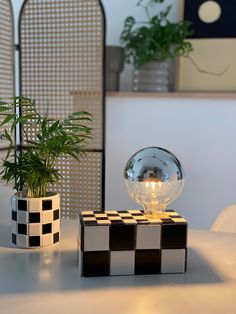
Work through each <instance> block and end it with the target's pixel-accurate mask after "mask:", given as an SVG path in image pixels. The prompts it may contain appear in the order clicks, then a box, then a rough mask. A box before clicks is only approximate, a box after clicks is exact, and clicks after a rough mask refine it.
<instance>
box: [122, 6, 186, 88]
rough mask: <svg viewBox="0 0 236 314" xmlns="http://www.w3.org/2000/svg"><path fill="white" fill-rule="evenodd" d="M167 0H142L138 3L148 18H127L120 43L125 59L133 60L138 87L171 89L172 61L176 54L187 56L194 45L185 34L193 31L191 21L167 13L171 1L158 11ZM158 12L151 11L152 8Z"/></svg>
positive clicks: (135, 82) (127, 60)
mask: <svg viewBox="0 0 236 314" xmlns="http://www.w3.org/2000/svg"><path fill="white" fill-rule="evenodd" d="M164 1H165V0H139V1H138V3H137V6H140V7H142V8H143V10H144V11H145V15H146V20H145V21H142V22H139V21H136V20H135V18H134V17H132V16H129V17H127V18H126V20H125V22H124V28H123V31H122V33H121V43H122V45H123V46H124V48H125V57H126V62H127V63H130V64H134V67H135V69H134V76H133V78H134V81H133V83H134V84H133V86H134V90H135V91H160V92H166V91H168V90H169V86H168V85H169V70H168V67H169V64H170V62H169V61H170V60H175V58H176V57H177V56H188V54H189V53H190V52H191V51H192V45H191V43H189V42H188V41H186V37H187V36H189V35H190V34H192V30H191V23H190V22H188V21H180V22H177V23H172V22H170V21H169V19H168V16H169V13H170V10H171V7H172V6H171V5H168V6H167V7H165V8H164V9H163V10H161V11H159V7H158V5H160V4H161V3H163V2H164ZM155 11H156V12H157V13H156V14H154V15H152V14H151V12H155Z"/></svg>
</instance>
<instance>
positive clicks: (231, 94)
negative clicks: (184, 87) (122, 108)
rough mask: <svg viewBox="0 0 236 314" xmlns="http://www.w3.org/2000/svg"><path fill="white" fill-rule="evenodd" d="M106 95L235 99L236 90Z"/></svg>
mask: <svg viewBox="0 0 236 314" xmlns="http://www.w3.org/2000/svg"><path fill="white" fill-rule="evenodd" d="M106 96H107V97H125V98H136V97H138V98H191V99H195V98H196V99H235V100H236V92H170V93H150V92H147V93H145V92H123V91H121V92H107V93H106Z"/></svg>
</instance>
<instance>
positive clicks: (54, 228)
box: [11, 193, 60, 248]
mask: <svg viewBox="0 0 236 314" xmlns="http://www.w3.org/2000/svg"><path fill="white" fill-rule="evenodd" d="M11 209H12V243H13V244H14V245H16V246H17V247H21V248H37V247H44V246H47V245H51V244H54V243H57V242H59V238H60V195H59V194H51V195H49V196H47V197H40V198H26V197H19V196H18V194H17V193H16V194H15V195H14V196H13V197H12V198H11Z"/></svg>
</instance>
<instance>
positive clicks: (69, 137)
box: [0, 97, 91, 198]
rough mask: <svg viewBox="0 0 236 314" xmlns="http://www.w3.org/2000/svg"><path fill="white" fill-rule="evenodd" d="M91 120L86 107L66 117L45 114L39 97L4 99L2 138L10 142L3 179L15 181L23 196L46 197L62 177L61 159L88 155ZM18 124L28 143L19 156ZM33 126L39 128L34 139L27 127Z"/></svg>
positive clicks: (0, 110)
mask: <svg viewBox="0 0 236 314" xmlns="http://www.w3.org/2000/svg"><path fill="white" fill-rule="evenodd" d="M19 112H20V113H21V115H19ZM90 121H91V115H90V114H89V113H88V112H84V111H82V112H74V113H71V114H70V115H68V117H66V118H65V119H62V120H56V119H51V118H48V117H43V116H42V115H41V114H40V113H39V112H38V111H37V109H36V103H35V101H34V100H31V99H29V98H25V97H14V98H12V99H11V100H10V101H9V102H5V101H0V126H1V127H4V126H5V129H4V131H3V132H2V133H1V134H0V139H1V140H2V141H7V142H8V143H9V145H8V151H7V155H6V158H5V159H4V161H3V165H2V170H1V173H0V176H1V179H2V180H3V181H5V182H7V183H10V182H13V184H14V189H16V191H18V192H20V194H21V196H23V197H34V198H35V197H36V198H37V197H45V196H46V195H47V192H48V189H49V185H54V184H55V183H58V182H59V181H60V180H61V178H62V176H61V174H60V172H59V169H57V168H56V162H57V161H58V159H59V158H60V157H69V156H70V157H72V158H74V159H76V160H80V158H81V157H83V156H84V154H85V153H84V151H83V149H84V145H85V144H86V142H87V140H88V139H89V138H90V137H91V127H90V126H88V125H89V123H90ZM18 127H20V129H21V132H22V136H23V137H24V142H25V147H21V149H20V151H19V152H18V153H17V156H16V159H15V158H14V154H12V151H13V146H14V131H15V128H18ZM32 127H33V128H34V130H36V134H35V139H33V140H32V139H29V137H28V135H27V128H32Z"/></svg>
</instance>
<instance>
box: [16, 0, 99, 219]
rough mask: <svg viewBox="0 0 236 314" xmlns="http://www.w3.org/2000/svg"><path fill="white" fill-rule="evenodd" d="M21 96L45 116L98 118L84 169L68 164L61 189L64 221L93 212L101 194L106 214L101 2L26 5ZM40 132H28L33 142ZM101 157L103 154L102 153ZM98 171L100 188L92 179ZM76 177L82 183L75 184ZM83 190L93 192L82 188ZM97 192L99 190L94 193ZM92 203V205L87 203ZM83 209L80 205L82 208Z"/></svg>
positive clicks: (37, 0)
mask: <svg viewBox="0 0 236 314" xmlns="http://www.w3.org/2000/svg"><path fill="white" fill-rule="evenodd" d="M20 47H21V94H22V95H23V96H27V97H30V98H33V99H35V100H36V102H37V103H38V110H39V111H40V113H41V114H43V115H44V114H47V115H48V116H50V117H53V118H64V117H65V116H66V115H67V114H69V113H71V112H73V111H81V110H85V111H89V112H90V113H92V114H93V122H92V128H93V134H92V140H91V141H90V142H89V145H88V146H87V148H88V149H89V150H92V151H95V152H92V153H89V156H93V158H92V157H90V158H88V160H87V162H82V163H81V164H80V165H79V166H78V165H77V164H75V163H73V162H71V161H70V162H67V161H65V164H64V163H63V166H62V165H61V166H60V168H61V170H62V174H63V175H66V177H67V180H66V181H67V183H66V184H65V186H66V188H63V190H62V203H63V204H62V216H65V217H67V216H68V213H69V216H70V215H71V213H72V216H74V213H75V212H77V211H78V210H79V209H80V208H83V209H84V210H86V208H87V209H90V206H91V201H90V199H91V195H92V194H93V193H94V191H95V192H96V193H95V194H96V195H97V201H96V202H95V203H96V206H97V209H101V206H102V202H101V195H102V193H103V191H102V183H101V182H102V179H101V177H102V175H101V173H102V167H101V165H102V162H101V160H100V159H99V162H97V163H94V160H93V159H94V158H95V159H96V158H97V154H98V153H97V151H101V152H102V151H103V150H104V147H103V143H104V140H103V131H104V130H103V125H104V121H103V96H104V95H103V49H104V18H103V13H102V10H101V5H100V2H99V1H98V0H43V1H42V0H28V1H27V0H26V1H25V3H24V7H23V10H22V13H21V19H20ZM34 136H35V131H34V130H32V132H30V133H29V137H30V138H32V139H33V138H34ZM99 155H100V154H99ZM90 169H93V171H94V174H96V175H94V176H95V177H97V178H99V180H100V183H99V189H98V186H97V183H96V180H95V181H93V180H92V181H91V182H90V181H89V180H90V179H89V178H88V177H87V175H82V176H81V173H84V172H85V173H86V172H87V173H88V172H89V171H90ZM68 171H69V172H70V176H68V175H67V174H68ZM72 174H73V175H74V176H75V177H76V178H83V182H80V184H77V182H79V181H78V179H77V181H76V185H75V184H74V183H73V184H71V180H72ZM82 183H83V184H82ZM82 185H84V186H89V187H91V188H89V189H82ZM93 189H94V191H93ZM84 199H87V203H86V202H85V201H84ZM79 204H81V206H80V205H79Z"/></svg>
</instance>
